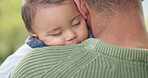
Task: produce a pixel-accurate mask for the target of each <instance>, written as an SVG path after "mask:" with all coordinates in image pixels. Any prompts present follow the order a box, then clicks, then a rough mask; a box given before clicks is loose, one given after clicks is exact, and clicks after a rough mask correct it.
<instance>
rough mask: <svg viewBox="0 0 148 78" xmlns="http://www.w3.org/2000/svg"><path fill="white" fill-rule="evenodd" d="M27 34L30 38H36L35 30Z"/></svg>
mask: <svg viewBox="0 0 148 78" xmlns="http://www.w3.org/2000/svg"><path fill="white" fill-rule="evenodd" d="M29 35H30V36H31V37H32V38H37V37H38V36H37V34H36V33H35V32H29Z"/></svg>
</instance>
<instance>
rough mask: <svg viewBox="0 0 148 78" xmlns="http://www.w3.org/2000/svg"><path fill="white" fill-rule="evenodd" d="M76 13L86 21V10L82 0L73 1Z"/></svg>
mask: <svg viewBox="0 0 148 78" xmlns="http://www.w3.org/2000/svg"><path fill="white" fill-rule="evenodd" d="M74 2H75V4H76V6H77V9H78V11H79V12H80V14H81V15H82V17H83V18H84V19H87V14H88V9H87V7H86V5H85V3H84V1H83V0H74Z"/></svg>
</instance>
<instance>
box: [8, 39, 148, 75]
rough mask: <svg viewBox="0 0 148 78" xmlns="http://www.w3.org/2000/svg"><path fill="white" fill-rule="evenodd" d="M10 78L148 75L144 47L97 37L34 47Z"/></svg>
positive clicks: (147, 54)
mask: <svg viewBox="0 0 148 78" xmlns="http://www.w3.org/2000/svg"><path fill="white" fill-rule="evenodd" d="M10 78H148V49H134V48H125V47H119V46H115V45H111V44H108V43H105V42H102V41H99V40H98V39H88V40H86V41H84V42H82V43H80V44H76V45H71V46H50V47H44V48H37V49H35V50H33V51H32V52H30V53H28V54H27V56H25V57H24V58H23V59H22V60H21V61H20V63H19V64H18V65H17V66H16V68H15V69H14V70H13V72H12V74H11V76H10Z"/></svg>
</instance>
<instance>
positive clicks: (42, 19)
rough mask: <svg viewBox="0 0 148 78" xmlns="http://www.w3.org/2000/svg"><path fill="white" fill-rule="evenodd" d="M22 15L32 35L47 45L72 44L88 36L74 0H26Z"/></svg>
mask: <svg viewBox="0 0 148 78" xmlns="http://www.w3.org/2000/svg"><path fill="white" fill-rule="evenodd" d="M22 16H23V20H24V22H25V25H26V28H27V29H28V31H29V32H30V35H31V36H32V37H34V38H38V39H39V40H41V41H42V42H44V43H45V44H46V45H51V46H64V45H72V44H77V43H80V42H82V41H84V40H85V39H87V37H88V32H87V26H86V23H85V20H84V19H83V18H82V17H81V15H80V13H79V12H78V11H77V8H76V6H75V3H74V2H73V0H26V2H25V3H24V5H23V7H22Z"/></svg>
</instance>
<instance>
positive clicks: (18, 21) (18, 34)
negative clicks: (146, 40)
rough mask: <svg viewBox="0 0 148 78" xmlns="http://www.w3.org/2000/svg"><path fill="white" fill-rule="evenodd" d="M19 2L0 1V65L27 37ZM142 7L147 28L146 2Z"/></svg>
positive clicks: (14, 0)
mask: <svg viewBox="0 0 148 78" xmlns="http://www.w3.org/2000/svg"><path fill="white" fill-rule="evenodd" d="M21 1H22V0H0V64H1V63H2V62H3V61H4V60H5V59H6V58H7V57H8V56H9V55H11V54H12V53H13V52H15V51H16V50H17V49H18V48H19V47H20V46H21V45H23V44H24V41H25V39H26V38H27V36H28V33H27V31H26V29H25V26H24V23H23V21H22V18H21V14H20V7H21ZM143 6H144V7H143V8H144V13H145V22H146V25H147V26H148V0H145V1H144V2H143ZM147 29H148V27H147Z"/></svg>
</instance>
